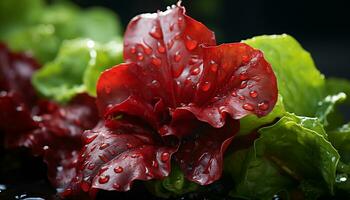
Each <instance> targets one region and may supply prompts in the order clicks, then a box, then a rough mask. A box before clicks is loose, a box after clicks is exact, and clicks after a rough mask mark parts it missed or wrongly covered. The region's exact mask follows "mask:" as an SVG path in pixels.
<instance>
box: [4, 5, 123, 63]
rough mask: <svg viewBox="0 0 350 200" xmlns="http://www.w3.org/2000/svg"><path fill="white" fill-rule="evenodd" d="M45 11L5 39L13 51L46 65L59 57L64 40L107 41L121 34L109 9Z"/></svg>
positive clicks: (56, 7) (69, 7)
mask: <svg viewBox="0 0 350 200" xmlns="http://www.w3.org/2000/svg"><path fill="white" fill-rule="evenodd" d="M25 1H26V2H27V1H29V0H25ZM12 2H15V1H12ZM42 10H43V11H42V12H40V15H39V18H38V19H37V20H36V21H35V22H33V23H31V24H26V25H23V26H19V27H17V28H16V29H13V30H12V31H11V32H10V33H8V34H4V35H3V36H2V39H3V40H5V41H6V42H7V43H8V45H9V46H10V48H11V49H13V50H15V51H27V52H29V53H31V54H33V55H34V57H35V58H37V59H38V60H39V61H40V63H42V64H45V63H46V62H48V61H51V60H52V59H53V58H55V56H56V54H57V52H58V50H59V47H60V44H61V43H62V41H64V40H67V39H76V38H89V39H92V40H95V41H98V42H107V41H111V40H113V39H114V38H116V37H118V36H119V35H120V34H121V28H120V27H121V25H120V22H119V18H118V16H117V15H116V14H114V13H113V12H112V11H109V10H108V9H104V8H98V7H95V8H89V9H88V10H80V9H79V7H77V6H75V5H74V4H72V3H69V2H64V3H57V4H53V5H50V6H46V7H45V8H43V9H42ZM16 13H17V12H16Z"/></svg>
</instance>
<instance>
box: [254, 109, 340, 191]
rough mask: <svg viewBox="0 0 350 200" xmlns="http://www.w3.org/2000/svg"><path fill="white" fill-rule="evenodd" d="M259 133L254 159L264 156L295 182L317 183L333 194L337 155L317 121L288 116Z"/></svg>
mask: <svg viewBox="0 0 350 200" xmlns="http://www.w3.org/2000/svg"><path fill="white" fill-rule="evenodd" d="M259 133H260V134H261V137H260V138H259V139H257V140H256V141H255V148H256V154H257V156H265V157H268V158H269V159H271V160H272V161H274V162H275V163H276V164H278V165H279V166H280V167H281V168H282V169H284V168H285V169H287V170H285V171H287V172H288V173H289V175H291V176H292V177H294V178H295V179H296V180H304V179H306V180H313V181H316V180H317V181H318V182H319V183H320V184H322V185H323V186H324V187H325V188H328V189H329V191H330V192H331V193H332V192H333V186H334V183H335V176H336V167H337V164H338V161H339V154H338V152H337V150H336V149H335V148H334V147H333V146H332V145H331V143H330V142H328V141H327V139H326V133H325V131H324V130H323V127H322V125H321V124H320V123H319V122H318V120H317V119H315V118H305V117H297V116H295V115H292V114H289V115H288V116H285V117H283V118H282V119H281V120H279V121H278V122H277V123H276V124H274V125H272V126H270V127H265V128H262V129H260V130H259Z"/></svg>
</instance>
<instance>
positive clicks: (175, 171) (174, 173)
mask: <svg viewBox="0 0 350 200" xmlns="http://www.w3.org/2000/svg"><path fill="white" fill-rule="evenodd" d="M146 186H147V188H148V190H149V191H150V192H152V193H153V194H154V195H156V196H158V197H163V198H169V197H177V196H180V195H183V194H185V193H188V192H193V191H195V190H197V189H198V188H199V185H197V184H195V183H193V182H189V181H187V180H186V178H185V175H184V174H183V172H182V171H181V169H180V168H179V167H178V166H177V165H175V164H173V166H172V169H171V173H170V174H169V176H167V177H166V178H165V179H163V180H154V181H148V182H146Z"/></svg>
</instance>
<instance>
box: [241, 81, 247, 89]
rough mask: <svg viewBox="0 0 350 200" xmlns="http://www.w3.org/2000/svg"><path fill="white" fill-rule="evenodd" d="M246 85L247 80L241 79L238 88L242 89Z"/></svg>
mask: <svg viewBox="0 0 350 200" xmlns="http://www.w3.org/2000/svg"><path fill="white" fill-rule="evenodd" d="M245 87H247V81H242V83H241V85H240V86H239V88H241V89H243V88H245Z"/></svg>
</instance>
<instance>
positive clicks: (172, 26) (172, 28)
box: [169, 24, 175, 32]
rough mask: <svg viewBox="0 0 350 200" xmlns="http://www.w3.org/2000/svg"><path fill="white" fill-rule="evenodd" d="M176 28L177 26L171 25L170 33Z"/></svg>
mask: <svg viewBox="0 0 350 200" xmlns="http://www.w3.org/2000/svg"><path fill="white" fill-rule="evenodd" d="M174 27H175V24H171V25H170V26H169V31H170V32H171V31H173V30H174Z"/></svg>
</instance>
